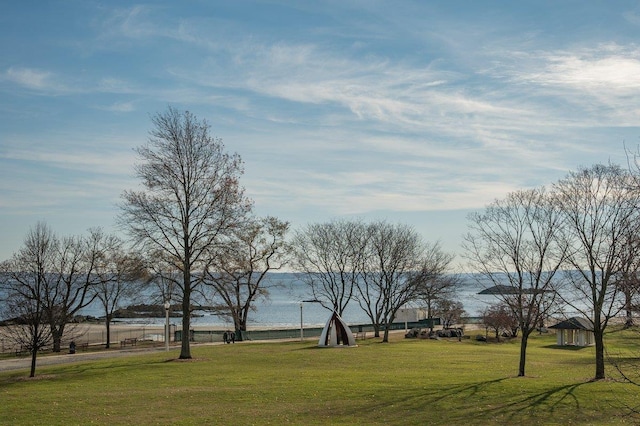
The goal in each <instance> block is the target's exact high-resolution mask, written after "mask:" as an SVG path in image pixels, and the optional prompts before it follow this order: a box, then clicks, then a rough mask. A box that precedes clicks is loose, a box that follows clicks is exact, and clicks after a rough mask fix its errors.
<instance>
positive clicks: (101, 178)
mask: <svg viewBox="0 0 640 426" xmlns="http://www.w3.org/2000/svg"><path fill="white" fill-rule="evenodd" d="M638 99H640V5H639V4H638V3H637V2H635V1H616V2H605V1H602V2H598V1H589V2H584V1H561V2H558V1H539V0H538V1H517V2H514V1H500V2H498V1H483V2H478V1H446V2H425V1H393V2H390V1H385V2H383V1H348V0H346V1H345V0H341V1H313V2H311V1H309V2H304V1H233V2H232V1H181V2H176V1H150V2H148V3H139V4H136V3H133V2H124V1H123V2H118V1H109V2H97V1H90V0H77V1H74V0H70V1H60V2H45V1H20V2H2V4H0V170H1V172H0V173H1V175H0V176H1V178H2V179H1V180H0V241H1V242H0V260H1V259H6V258H8V257H10V256H11V254H12V253H13V252H15V251H16V250H18V249H19V248H20V246H21V244H22V241H23V238H24V236H25V235H26V233H27V232H28V230H29V228H30V227H32V226H33V225H35V224H36V223H37V222H38V221H46V222H47V223H48V224H49V225H50V226H51V227H52V228H53V229H54V230H55V231H56V232H57V233H59V234H61V235H68V234H80V233H84V232H85V231H86V230H87V229H88V228H90V227H95V226H100V227H103V228H104V229H105V230H107V231H109V232H112V231H116V230H115V228H114V224H115V217H116V215H117V214H118V207H117V203H118V202H119V201H120V196H121V194H122V192H123V191H124V190H125V189H132V188H135V187H136V186H137V185H138V181H137V180H136V179H135V177H134V175H133V164H134V163H135V161H136V157H135V155H134V152H133V148H134V147H136V146H138V145H141V144H144V143H145V141H146V140H147V135H148V131H149V130H150V128H151V127H150V126H151V123H150V116H151V115H153V114H155V113H156V112H161V111H164V110H166V108H167V106H168V105H172V106H175V107H176V108H179V109H188V110H190V111H191V112H193V113H195V114H196V115H197V116H198V117H200V118H205V119H207V120H208V121H209V123H210V124H211V126H212V134H213V135H215V136H217V137H220V138H222V139H223V141H224V143H225V146H226V148H227V150H228V151H231V152H237V153H239V154H240V155H241V156H242V158H243V159H244V161H245V169H246V172H245V175H244V176H243V181H242V182H243V185H244V186H245V188H246V192H247V194H248V195H249V196H250V197H251V198H253V199H254V201H255V210H256V212H257V213H258V214H260V215H267V214H268V215H275V216H278V217H280V218H281V219H283V220H288V221H290V222H291V223H292V225H293V227H294V228H298V227H301V226H303V225H305V224H307V223H310V222H318V221H326V220H329V219H331V218H337V217H360V218H364V219H373V218H376V219H377V218H385V219H388V220H389V221H392V222H402V223H406V224H410V225H413V226H414V227H415V228H416V229H417V230H418V231H419V232H420V233H421V234H422V235H423V236H424V238H425V239H426V240H440V241H441V242H442V244H443V247H444V248H445V249H446V250H448V251H451V252H458V251H459V244H460V241H461V236H462V234H463V233H464V232H465V231H466V226H467V222H466V221H467V219H466V217H467V214H468V213H469V212H471V211H474V210H479V209H482V208H483V207H484V206H485V205H486V204H488V203H490V202H491V201H492V200H494V199H495V198H502V197H504V196H505V194H507V193H508V192H510V191H513V190H517V189H522V188H530V187H536V186H540V185H548V184H550V183H552V182H554V181H556V180H557V179H559V178H561V177H563V176H564V175H565V174H566V173H567V172H568V171H570V170H575V169H576V168H577V167H578V166H580V165H591V164H594V163H599V162H608V161H612V162H615V163H620V164H625V163H626V157H625V151H624V145H625V144H626V145H627V147H631V148H635V147H637V145H638V142H639V139H638V138H639V137H640V128H639V125H640V120H639V119H640V109H639V105H640V104H639V102H638Z"/></svg>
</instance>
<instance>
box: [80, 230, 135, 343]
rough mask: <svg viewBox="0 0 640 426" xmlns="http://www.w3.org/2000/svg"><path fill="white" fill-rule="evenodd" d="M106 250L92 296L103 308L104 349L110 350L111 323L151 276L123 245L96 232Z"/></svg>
mask: <svg viewBox="0 0 640 426" xmlns="http://www.w3.org/2000/svg"><path fill="white" fill-rule="evenodd" d="M95 233H96V238H98V239H99V240H100V241H101V245H102V246H103V250H102V251H101V253H100V257H99V259H98V260H97V266H96V272H95V274H96V275H97V276H98V277H99V280H97V282H96V284H95V285H93V286H92V287H91V293H92V295H93V296H95V298H96V299H97V300H98V301H99V302H100V305H101V306H102V309H103V313H104V318H105V327H106V331H107V334H106V336H107V340H106V344H105V347H106V348H107V349H108V348H109V347H110V346H111V321H112V320H113V315H114V313H115V311H116V310H118V309H119V308H121V307H122V306H121V304H122V303H123V302H124V301H125V300H128V299H131V298H132V297H133V296H135V295H138V294H139V293H140V291H141V290H142V288H143V285H144V284H145V283H146V281H147V278H148V274H147V271H146V268H145V266H144V263H143V261H142V259H141V258H140V257H139V256H137V255H135V254H134V253H130V252H127V251H126V250H124V249H123V246H124V244H123V242H122V241H121V240H120V238H118V237H116V236H114V235H105V234H103V233H102V231H101V230H100V229H96V230H95Z"/></svg>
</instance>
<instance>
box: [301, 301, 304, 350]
mask: <svg viewBox="0 0 640 426" xmlns="http://www.w3.org/2000/svg"><path fill="white" fill-rule="evenodd" d="M303 340H304V325H303V322H302V302H300V341H301V342H302V341H303Z"/></svg>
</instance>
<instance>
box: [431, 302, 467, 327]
mask: <svg viewBox="0 0 640 426" xmlns="http://www.w3.org/2000/svg"><path fill="white" fill-rule="evenodd" d="M433 308H434V312H435V314H436V315H437V316H439V317H440V318H442V326H443V327H444V328H451V327H452V326H453V325H455V324H457V323H459V322H460V320H461V318H462V316H463V315H464V314H465V310H464V306H463V305H462V303H461V302H458V301H457V300H450V299H445V298H438V299H437V300H436V301H435V304H434V306H433Z"/></svg>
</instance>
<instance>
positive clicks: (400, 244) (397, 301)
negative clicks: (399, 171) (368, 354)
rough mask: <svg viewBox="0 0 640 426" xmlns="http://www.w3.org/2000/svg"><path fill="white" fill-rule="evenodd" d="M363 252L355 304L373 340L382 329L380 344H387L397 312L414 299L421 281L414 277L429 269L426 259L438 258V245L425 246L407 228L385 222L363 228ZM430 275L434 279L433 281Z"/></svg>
mask: <svg viewBox="0 0 640 426" xmlns="http://www.w3.org/2000/svg"><path fill="white" fill-rule="evenodd" d="M367 228H368V229H367V242H368V244H367V250H366V258H365V264H364V267H363V274H362V278H361V280H359V281H358V283H357V286H358V297H357V300H358V303H359V304H360V306H361V307H362V309H363V310H364V311H365V313H366V314H367V316H368V317H369V319H370V320H371V322H372V324H373V326H374V333H375V336H379V335H380V329H384V336H383V338H382V341H383V342H388V341H389V330H390V328H391V324H392V323H393V321H394V319H395V317H396V314H397V312H398V310H399V309H400V308H401V307H402V306H403V305H405V304H406V303H408V302H411V301H414V300H416V299H417V298H418V295H419V292H420V284H421V282H422V281H421V280H419V279H416V275H417V274H420V273H422V274H424V273H426V270H425V268H427V269H432V270H434V271H435V270H438V266H439V264H438V266H436V265H434V264H431V266H428V265H429V261H428V259H437V258H439V257H440V256H438V255H435V254H434V253H439V252H440V251H441V249H440V245H439V244H438V243H434V244H425V243H424V242H423V241H422V238H421V237H420V235H419V234H418V233H417V232H416V231H415V230H414V229H413V228H411V227H409V226H406V225H402V224H397V225H393V224H390V223H388V222H385V221H378V222H373V223H371V224H369V226H368V227H367ZM436 275H437V274H435V275H434V279H436Z"/></svg>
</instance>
